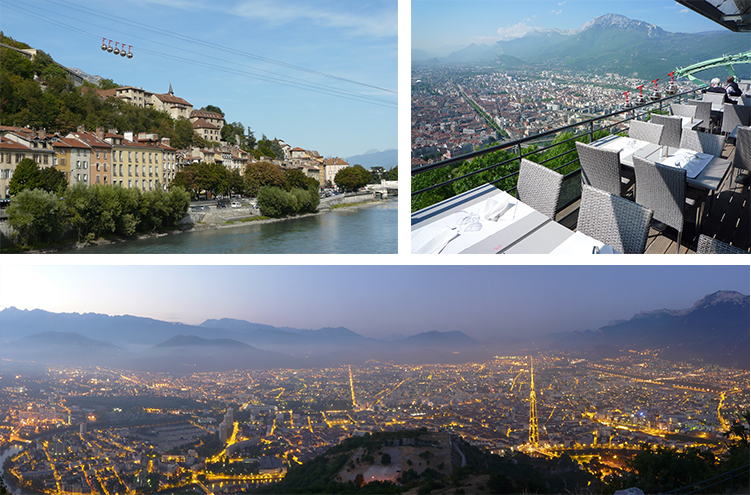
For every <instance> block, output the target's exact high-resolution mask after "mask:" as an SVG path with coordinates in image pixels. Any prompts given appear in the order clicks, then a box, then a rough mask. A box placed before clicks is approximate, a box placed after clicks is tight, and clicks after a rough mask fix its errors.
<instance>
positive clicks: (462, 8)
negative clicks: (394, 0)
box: [412, 0, 748, 56]
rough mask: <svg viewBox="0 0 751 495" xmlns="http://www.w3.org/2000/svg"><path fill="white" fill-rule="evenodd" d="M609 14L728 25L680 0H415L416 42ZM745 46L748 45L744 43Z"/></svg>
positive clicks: (562, 24)
mask: <svg viewBox="0 0 751 495" xmlns="http://www.w3.org/2000/svg"><path fill="white" fill-rule="evenodd" d="M605 14H620V15H624V16H626V17H628V18H630V19H634V20H638V21H644V22H647V23H649V24H656V25H657V26H659V27H661V28H662V29H664V30H666V31H669V32H673V33H675V32H680V33H697V32H702V31H721V30H722V29H723V28H722V27H720V26H719V25H717V24H715V23H714V22H712V21H710V20H708V19H706V18H704V17H702V16H701V15H699V14H697V13H695V12H693V11H691V10H689V9H687V8H685V7H683V6H682V5H680V4H679V3H676V2H675V1H674V0H558V1H555V0H552V1H548V0H527V1H524V2H518V1H513V0H461V1H459V0H413V1H412V48H418V49H421V50H426V51H428V52H431V53H435V54H436V55H438V56H446V55H448V54H449V53H450V52H451V51H455V50H457V49H461V48H464V47H466V46H468V45H470V44H472V43H477V44H483V43H486V44H489V45H492V44H493V43H496V42H498V41H501V40H510V39H513V38H519V37H521V36H523V35H524V34H526V33H527V32H528V31H529V30H531V29H533V28H540V29H563V30H567V31H568V30H574V29H581V27H582V26H584V24H585V23H587V22H589V21H591V20H593V19H595V18H596V17H600V16H602V15H605ZM747 46H748V44H747V43H746V47H747ZM743 49H747V48H744V47H743V46H741V47H739V50H743Z"/></svg>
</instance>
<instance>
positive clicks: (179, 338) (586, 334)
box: [0, 291, 750, 372]
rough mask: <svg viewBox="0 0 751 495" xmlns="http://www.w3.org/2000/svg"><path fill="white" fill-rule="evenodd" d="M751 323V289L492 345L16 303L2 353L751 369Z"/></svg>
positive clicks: (262, 362) (60, 359)
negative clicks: (627, 356) (641, 362)
mask: <svg viewBox="0 0 751 495" xmlns="http://www.w3.org/2000/svg"><path fill="white" fill-rule="evenodd" d="M749 326H750V325H749V296H747V295H743V294H740V293H738V292H731V291H719V292H716V293H714V294H710V295H708V296H706V297H704V298H703V299H701V300H700V301H697V302H696V303H695V304H694V305H693V306H692V307H690V308H685V309H679V310H674V309H659V310H654V311H644V312H641V313H638V314H636V315H634V316H633V317H632V318H630V319H629V320H625V321H613V322H612V323H610V324H608V325H606V326H604V327H602V328H599V329H596V330H582V331H576V332H566V333H557V334H551V335H548V336H547V337H544V338H537V339H535V340H534V341H531V340H524V339H519V338H516V339H507V340H505V341H497V340H496V341H493V342H485V343H483V342H478V341H477V340H475V339H473V338H471V337H469V336H467V335H466V334H464V333H463V332H460V331H452V332H438V331H428V332H422V333H418V334H416V335H412V336H408V337H401V338H399V337H396V336H393V335H392V336H391V337H390V338H386V339H382V340H379V339H373V338H368V337H364V336H362V335H360V334H358V333H356V332H353V331H351V330H349V329H347V328H344V327H324V328H320V329H317V330H310V329H296V328H288V327H287V328H277V327H273V326H271V325H264V324H259V323H250V322H247V321H243V320H234V319H221V320H207V321H205V322H204V323H202V324H201V325H199V326H191V325H182V324H176V323H169V322H164V321H159V320H154V319H151V318H140V317H135V316H107V315H101V314H94V313H86V314H78V313H60V314H57V313H50V312H47V311H41V310H34V311H21V310H18V309H16V308H7V309H5V310H3V311H0V344H2V345H0V357H2V358H3V359H10V360H17V361H20V360H22V359H30V360H32V361H38V362H44V363H50V364H87V363H88V364H97V365H100V364H101V365H108V366H130V367H133V368H134V369H144V370H153V371H191V372H192V371H199V370H200V371H209V370H226V369H241V368H276V367H290V368H299V367H306V366H335V365H340V364H357V363H358V362H365V361H367V360H369V359H377V360H382V361H392V362H394V363H410V364H419V363H461V362H469V361H478V360H485V359H489V358H490V357H492V355H494V354H502V353H506V352H516V351H520V352H527V351H535V350H565V351H576V352H587V353H588V354H587V355H591V356H597V355H608V356H611V355H617V354H618V353H619V352H621V353H622V352H628V351H629V350H643V349H659V350H660V353H661V355H662V356H663V357H665V358H668V359H675V360H687V359H694V358H695V359H702V360H704V361H706V362H708V363H716V364H721V365H724V366H735V367H741V368H744V367H745V368H748V366H749V354H748V349H749ZM49 330H54V331H49ZM74 330H75V331H74ZM603 353H604V354H603Z"/></svg>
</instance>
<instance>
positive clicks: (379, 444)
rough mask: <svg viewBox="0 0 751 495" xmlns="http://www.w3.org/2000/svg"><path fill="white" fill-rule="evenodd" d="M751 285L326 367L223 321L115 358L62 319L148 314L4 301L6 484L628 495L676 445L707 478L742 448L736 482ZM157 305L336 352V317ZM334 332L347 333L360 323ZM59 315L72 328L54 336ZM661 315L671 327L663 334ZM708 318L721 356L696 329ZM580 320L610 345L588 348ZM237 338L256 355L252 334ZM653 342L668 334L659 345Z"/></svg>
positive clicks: (1, 443) (60, 489)
mask: <svg viewBox="0 0 751 495" xmlns="http://www.w3.org/2000/svg"><path fill="white" fill-rule="evenodd" d="M748 301H749V299H748V296H746V295H743V294H740V293H737V292H733V291H719V292H716V293H714V294H710V295H708V296H706V297H705V298H703V299H702V300H700V301H698V302H696V303H695V304H694V306H693V307H692V308H690V309H685V310H657V311H648V312H642V313H639V314H637V315H635V316H634V317H633V318H632V319H630V320H626V321H622V320H621V321H613V322H612V323H611V324H610V325H608V326H605V327H603V328H601V329H599V330H598V331H586V332H578V333H577V332H574V333H573V334H566V336H564V337H561V335H558V337H559V338H561V339H563V340H567V341H569V342H570V343H571V344H572V345H571V346H569V348H564V346H562V345H561V344H560V342H562V341H563V340H560V341H558V342H559V344H556V345H557V346H558V347H557V348H556V349H547V350H545V349H543V346H542V345H539V344H538V345H536V346H530V347H528V348H526V349H525V348H518V349H517V350H516V351H515V352H513V353H509V354H497V355H491V356H488V357H487V358H485V359H478V360H469V359H465V360H463V361H461V360H460V361H461V362H458V361H456V360H455V361H444V360H442V359H441V357H442V356H445V353H443V354H442V353H438V354H434V355H432V356H433V359H429V358H428V356H430V354H421V353H417V355H418V356H422V357H423V358H425V359H426V362H423V363H415V362H406V361H408V360H405V359H404V358H403V357H402V358H397V360H394V359H391V360H388V359H369V360H367V361H364V362H357V363H353V364H330V365H328V366H321V367H317V366H304V367H288V366H274V365H273V364H264V363H262V362H261V361H248V362H246V363H245V364H244V365H243V364H242V363H240V362H239V361H237V360H236V359H235V357H232V354H231V352H230V351H229V350H228V347H226V345H227V342H224V343H222V342H220V341H222V339H216V340H215V341H207V340H205V339H202V338H201V337H198V336H194V337H188V336H185V335H181V336H179V338H178V337H173V339H170V340H168V341H167V342H170V341H171V342H172V344H170V345H174V342H175V340H178V341H179V342H180V343H179V346H178V347H177V348H176V350H175V349H173V350H175V352H173V353H172V354H171V357H172V358H173V362H172V364H170V367H169V370H168V371H159V370H158V369H157V368H158V367H152V368H153V369H134V367H130V368H124V367H118V366H116V365H115V364H114V363H115V362H116V361H117V360H116V359H115V357H116V353H117V352H119V351H116V350H115V349H117V348H116V347H115V346H113V345H111V344H110V345H109V346H105V345H104V344H105V343H103V342H96V341H90V340H89V339H86V338H85V337H82V336H80V335H79V336H77V337H76V336H75V334H73V333H65V332H64V330H66V328H65V324H64V323H60V322H63V321H65V320H67V321H68V324H69V325H76V326H79V327H80V329H81V331H82V332H84V333H85V332H87V331H93V330H92V328H94V327H96V328H98V330H97V331H98V332H99V333H100V334H101V335H102V336H103V338H105V337H106V336H112V335H115V334H118V333H120V332H119V330H118V328H119V327H118V325H119V324H120V322H121V320H120V319H118V318H126V319H125V320H122V321H127V322H128V325H130V326H131V328H132V331H131V332H130V333H126V335H125V336H124V337H123V336H122V335H121V337H123V338H124V339H125V340H132V342H133V343H134V344H135V345H138V344H139V343H140V342H141V339H143V338H144V334H143V333H140V330H142V327H143V325H144V323H143V322H142V321H141V320H142V319H138V318H134V317H118V318H113V317H109V316H106V315H94V314H86V315H76V314H54V313H46V312H42V311H39V310H35V311H19V310H16V309H15V308H8V309H5V310H3V311H0V322H2V326H3V327H4V328H5V330H4V332H3V334H2V340H3V341H4V342H5V343H4V347H5V348H6V349H8V350H10V352H8V353H6V352H4V353H3V355H2V356H1V357H2V360H3V368H2V370H0V463H2V466H3V482H4V484H5V485H7V487H8V489H9V491H10V492H11V493H16V494H18V493H23V494H25V493H30V494H37V493H48V494H63V493H66V494H67V493H71V494H73V493H75V494H79V493H86V494H105V495H114V494H132V493H175V494H178V493H180V494H183V493H196V494H203V493H205V494H208V493H216V494H231V493H246V492H251V491H252V492H258V493H290V492H295V493H330V492H331V491H333V490H340V491H342V492H345V493H358V492H360V491H362V492H363V493H400V492H409V493H413V492H415V490H417V493H456V492H457V491H460V492H463V493H521V492H529V491H531V490H534V491H535V492H538V493H561V492H564V491H565V490H568V489H573V490H574V491H575V492H577V493H613V492H614V491H615V490H616V489H618V488H629V487H636V488H638V489H643V490H644V491H643V492H642V493H650V492H651V491H650V490H655V489H660V488H655V486H658V487H665V486H667V485H665V484H662V485H655V484H654V483H655V481H653V482H652V483H653V484H651V485H650V484H648V480H647V476H646V475H645V474H644V473H645V469H646V468H644V467H643V466H644V465H645V464H644V463H645V462H646V461H645V460H644V459H645V458H647V457H650V456H652V457H656V458H659V456H667V457H671V456H672V458H680V459H683V460H686V459H692V462H701V463H703V464H701V466H703V467H702V469H704V472H705V473H706V475H704V474H699V475H697V476H705V478H710V477H711V476H710V475H711V474H713V471H712V469H717V470H726V469H729V468H731V467H732V468H734V469H733V470H731V471H730V472H732V473H735V472H737V467H738V466H736V465H735V464H734V463H737V462H739V461H738V459H741V467H742V464H743V463H744V462H745V465H746V471H745V473H746V474H742V475H741V481H738V480H737V479H736V480H735V486H736V487H738V486H739V485H738V483H741V485H740V486H744V485H742V479H743V477H744V476H745V478H747V473H748V471H747V466H748V404H749V365H748V362H747V359H748V356H746V360H745V361H744V360H743V359H740V360H738V359H736V358H734V357H733V356H735V354H733V353H732V352H730V351H729V350H728V348H727V347H738V348H742V349H747V348H748V345H749V344H748V327H749V322H748V313H749V302H748ZM79 318H86V321H88V322H89V325H90V328H86V327H85V325H82V324H81V323H80V322H81V321H84V320H80V319H79ZM101 318H106V320H101ZM42 320H46V321H47V322H48V324H47V326H48V327H50V328H49V329H55V330H61V331H60V332H56V331H55V330H50V331H48V332H43V333H41V334H38V335H42V336H43V340H40V339H39V338H37V337H36V336H35V335H32V336H26V337H22V338H20V339H15V338H14V337H11V333H8V332H9V329H12V330H11V332H16V333H15V334H14V335H15V336H16V337H18V336H20V335H23V334H24V332H25V331H26V330H27V327H28V328H34V329H36V331H39V330H47V329H48V328H44V327H45V325H40V324H39V323H38V322H39V321H42ZM102 321H106V322H107V323H106V324H104V323H102ZM148 321H149V323H148V328H150V329H151V333H154V334H157V335H154V336H152V339H154V338H159V335H158V334H160V332H162V331H163V329H164V328H165V327H164V325H170V326H172V327H178V328H177V329H176V330H174V331H182V332H187V331H191V330H196V329H201V328H204V329H210V331H214V332H217V333H218V334H221V332H222V331H225V332H226V331H229V330H228V329H229V328H230V326H231V327H232V328H233V329H234V331H235V332H236V334H237V335H238V336H241V335H244V339H245V340H246V341H252V342H254V343H256V345H260V344H257V342H259V340H258V339H259V338H260V337H259V333H258V332H260V331H261V329H262V330H263V331H265V332H266V339H267V342H271V341H272V340H271V339H270V337H269V335H274V336H275V337H276V338H278V339H280V338H282V337H284V335H287V337H284V338H289V335H294V336H296V337H297V338H299V339H301V342H303V343H304V344H305V345H306V346H307V347H308V349H309V353H311V355H312V354H315V353H316V352H319V353H320V352H321V349H318V350H316V346H317V345H319V344H316V343H315V339H316V338H322V337H321V335H320V334H318V333H316V332H322V333H323V332H324V331H325V330H327V329H321V330H317V331H310V330H295V329H291V328H285V329H284V330H281V329H278V328H274V327H271V326H268V325H266V326H264V325H259V324H250V323H248V322H240V321H239V320H229V321H226V320H207V321H206V322H205V323H204V324H202V325H198V326H190V325H181V324H169V323H166V322H158V321H157V320H148ZM708 321H712V322H714V323H713V324H717V325H721V326H722V328H724V329H725V336H724V338H723V339H720V340H726V341H728V342H727V343H728V346H727V347H722V346H720V347H717V348H716V349H714V350H711V352H710V350H709V347H710V346H709V344H707V342H709V341H710V340H717V335H716V334H714V332H713V331H708V330H707V329H708V328H710V327H712V325H708V324H707V322H708ZM657 322H659V323H657ZM656 325H657V326H656ZM249 328H253V330H252V331H251V330H249ZM139 329H140V330H139ZM222 329H223V330H222ZM697 329H700V330H697ZM328 330H332V329H328ZM334 330H338V335H340V336H341V335H343V333H342V332H343V331H344V330H346V329H334ZM196 331H197V330H196ZM243 332H244V333H243ZM254 332H255V333H254ZM285 332H286V333H285ZM347 332H349V331H347ZM56 333H58V334H60V335H63V336H64V338H65V340H66V341H67V343H66V344H64V345H63V344H60V343H59V342H55V339H56V336H55V334H56ZM350 333H351V334H353V335H357V334H354V332H350ZM645 333H649V334H661V336H659V337H654V336H653V338H656V339H657V340H654V339H653V340H649V341H648V340H645V337H644V334H645ZM456 334H461V332H456ZM456 334H451V333H450V332H446V333H443V332H425V333H422V334H418V335H419V336H420V337H419V339H418V340H419V341H420V342H422V344H421V345H422V346H425V347H431V346H433V347H436V346H438V347H440V345H439V344H438V343H437V342H438V341H439V340H440V338H441V337H447V336H449V337H451V339H450V343H449V347H453V348H455V349H464V347H463V346H462V345H461V344H457V342H458V341H457V335H456ZM615 334H617V336H618V337H619V338H620V340H614V335H615ZM700 334H703V335H704V337H705V338H706V339H707V340H705V341H703V342H704V343H703V344H702V347H706V348H707V353H706V354H702V355H700V354H697V350H696V349H695V348H692V347H691V346H690V345H684V344H680V343H679V342H680V340H679V339H680V338H683V339H684V340H694V341H696V339H698V338H699V337H697V336H699V335H700ZM462 335H464V334H462ZM577 335H578V337H579V338H582V339H584V340H586V341H587V342H588V344H593V345H594V346H593V347H592V346H590V345H584V344H582V343H580V344H579V346H578V347H576V346H574V345H573V343H575V341H576V340H577ZM597 335H600V336H599V337H597ZM416 337H417V336H413V337H407V338H403V339H402V340H399V341H395V342H400V343H399V344H396V343H393V344H392V347H393V346H405V347H408V346H410V344H409V342H410V339H413V340H412V344H411V345H414V339H415V338H416ZM428 337H430V338H432V339H433V340H432V343H430V342H431V341H430V340H429V339H428ZM464 337H466V338H467V339H469V337H467V336H466V335H464ZM34 338H37V340H33V339H34ZM238 338H240V337H238ZM340 338H341V337H340ZM363 338H364V337H363ZM28 339H32V340H28ZM254 339H255V340H254ZM306 339H307V340H306ZM659 339H663V340H659ZM744 339H745V340H744ZM18 342H26V345H28V342H36V344H35V345H36V346H37V347H40V348H41V347H45V346H47V347H48V348H56V349H57V352H58V354H67V353H70V352H72V350H71V349H73V348H75V347H77V346H84V347H85V346H89V349H90V352H91V353H92V354H95V353H97V352H102V351H103V350H104V352H106V353H109V354H110V356H111V357H112V359H111V362H112V363H113V364H110V365H107V364H104V363H98V364H96V363H94V364H91V365H89V366H84V365H75V364H57V363H61V362H63V361H60V360H54V359H53V358H51V357H50V356H51V354H44V353H40V354H36V355H32V354H26V355H23V354H19V353H17V352H16V351H17V350H18V349H23V346H20V344H18ZM92 342H93V343H92ZM232 342H234V343H232ZM232 342H231V343H229V345H231V346H236V347H237V346H244V347H242V349H241V350H242V352H244V353H247V354H248V355H249V356H256V357H257V356H258V354H254V350H255V349H254V348H253V347H251V346H249V345H247V344H243V343H241V342H239V341H232ZM369 342H370V344H369V345H376V344H375V343H376V342H378V340H376V339H370V340H369ZM646 342H652V343H655V342H662V344H660V345H655V346H654V347H652V348H650V347H646V346H645V343H646ZM195 344H197V345H198V346H199V349H201V350H202V351H201V352H202V353H204V354H205V356H206V359H209V356H213V357H214V358H216V356H217V355H225V356H227V359H228V363H229V365H231V366H234V368H232V369H222V370H220V371H207V370H204V369H203V368H204V367H202V365H201V360H200V359H198V360H196V355H190V353H189V352H187V351H186V349H187V348H188V347H189V346H190V345H195ZM165 345H166V344H165V343H161V344H158V345H156V346H153V348H159V347H164V346H165ZM276 345H277V347H276V348H277V349H279V348H281V347H284V345H282V344H279V343H278V341H277V344H276ZM360 345H362V344H360ZM465 345H466V344H465ZM485 345H488V344H487V343H486V344H485ZM55 346H57V347H55ZM324 347H325V348H326V349H328V352H331V353H337V354H343V353H346V352H347V351H345V350H343V349H346V345H345V344H341V346H340V347H339V349H340V350H338V351H337V350H335V348H336V345H335V344H332V343H331V342H327V343H325V344H324ZM676 347H677V348H678V349H679V350H678V351H677V352H676V351H675V348H676ZM671 348H673V349H671ZM410 349H412V350H413V351H414V349H416V348H415V347H410ZM444 350H445V348H444ZM265 352H266V353H267V354H268V355H269V356H272V358H275V359H281V358H279V357H278V356H283V355H282V354H281V353H279V354H277V352H276V351H270V350H267V351H265ZM290 352H291V354H290V355H292V354H295V353H296V352H302V351H290ZM455 354H459V352H458V351H457V352H456V353H455ZM462 355H463V356H468V355H469V354H462ZM35 356H36V357H35ZM165 356H166V355H165ZM179 356H183V358H184V359H182V361H181V364H180V363H178V362H179V361H180V359H179ZM395 356H399V354H398V353H396V354H395ZM721 356H725V357H721ZM40 358H43V360H42V361H40ZM150 359H152V360H156V361H161V360H163V359H166V357H164V356H162V357H158V356H157V355H152V357H151V358H150ZM175 359H177V361H175ZM253 359H255V357H254V358H253ZM399 359H401V361H399ZM397 361H399V362H397ZM121 362H122V363H125V362H126V361H121ZM134 362H137V361H134ZM279 362H282V361H279ZM311 362H313V361H311ZM176 363H177V364H176ZM298 363H299V362H298ZM332 363H333V362H332ZM743 435H745V437H744V436H743ZM744 448H745V450H744ZM739 456H740V457H739ZM744 456H745V457H744ZM650 458H651V457H650ZM744 459H745V461H744ZM655 462H657V461H655ZM686 462H688V461H686ZM321 466H324V467H321ZM483 466H484V467H483ZM639 466H642V467H641V468H640V467H639ZM681 469H684V470H685V468H681ZM509 470H510V471H509ZM686 479H688V478H686ZM702 479H704V478H692V480H693V482H696V481H701V480H702ZM660 482H662V483H668V482H670V483H678V484H679V487H680V486H685V485H688V484H690V483H688V482H687V481H685V480H678V481H676V480H670V481H666V480H662V481H660ZM746 482H747V481H746ZM730 483H731V484H732V483H733V480H732V479H731V480H730ZM564 485H565V486H569V488H568V489H566V488H564ZM746 486H747V485H746ZM744 489H745V488H744ZM637 493H638V492H637ZM734 493H735V492H734Z"/></svg>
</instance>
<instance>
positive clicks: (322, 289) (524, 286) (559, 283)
mask: <svg viewBox="0 0 751 495" xmlns="http://www.w3.org/2000/svg"><path fill="white" fill-rule="evenodd" d="M749 271H750V268H749V266H747V265H746V266H589V265H586V266H361V265H355V266H346V265H343V266H342V265H340V266H323V265H322V266H114V267H113V266H92V265H89V266H75V265H69V266H18V265H17V266H7V265H6V266H1V267H0V309H4V308H6V307H10V306H15V307H17V308H19V309H35V308H39V309H44V310H47V311H52V312H81V313H83V312H95V313H105V314H110V315H122V314H131V315H136V316H146V317H152V318H156V319H160V320H166V321H179V322H183V323H188V324H198V323H201V322H203V321H204V320H206V319H210V318H225V317H226V318H237V319H244V320H248V321H251V322H254V323H265V324H270V325H274V326H291V327H296V328H311V329H317V328H320V327H324V326H344V327H347V328H349V329H350V330H353V331H355V332H357V333H360V334H362V335H365V336H371V337H385V336H388V335H390V334H392V333H397V334H404V335H412V334H416V333H419V332H424V331H430V330H438V331H452V330H461V331H463V332H465V333H467V334H468V335H470V336H472V337H475V338H477V339H486V338H490V337H493V336H531V335H537V334H547V333H551V332H556V331H573V330H585V329H596V328H599V327H600V326H602V325H605V324H607V323H608V322H609V321H612V320H614V319H628V318H631V317H632V316H633V315H634V314H635V313H637V312H640V311H649V310H654V309H661V308H669V309H685V308H689V307H691V306H692V305H693V304H694V303H695V302H696V301H697V300H699V299H701V298H702V297H704V296H705V295H707V294H711V293H713V292H715V291H718V290H734V291H738V292H741V293H743V294H746V295H748V294H749V280H750V279H749Z"/></svg>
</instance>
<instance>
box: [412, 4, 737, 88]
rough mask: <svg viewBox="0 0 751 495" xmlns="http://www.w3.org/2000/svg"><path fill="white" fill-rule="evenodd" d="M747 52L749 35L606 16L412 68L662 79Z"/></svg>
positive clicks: (426, 56) (418, 53)
mask: <svg viewBox="0 0 751 495" xmlns="http://www.w3.org/2000/svg"><path fill="white" fill-rule="evenodd" d="M748 49H749V41H748V35H747V34H742V33H733V32H730V31H712V32H705V33H691V34H687V33H669V32H667V31H665V30H663V29H661V28H660V27H658V26H655V25H654V24H648V23H645V22H642V21H638V20H633V19H629V18H627V17H624V16H622V15H616V14H608V15H604V16H601V17H598V18H596V19H594V20H592V21H590V22H588V23H587V24H585V25H584V26H583V27H582V28H581V29H578V30H575V31H560V30H533V31H530V32H529V33H527V34H526V35H524V36H523V37H520V38H516V39H512V40H509V41H499V42H497V43H494V44H490V45H488V44H483V45H477V44H471V45H469V46H467V47H465V48H462V49H460V50H455V51H453V52H452V53H451V54H449V55H448V56H445V57H439V56H435V55H433V54H431V53H428V52H426V51H424V50H413V51H412V63H413V64H452V65H475V64H485V65H497V66H500V67H504V68H520V67H529V66H538V67H546V68H561V69H569V70H575V71H582V72H583V71H598V72H611V73H615V74H619V75H622V76H629V77H631V76H634V77H639V78H645V79H649V78H653V77H660V78H663V77H665V74H667V73H668V72H671V71H673V70H675V69H676V68H678V67H686V66H688V65H691V64H694V63H697V62H701V61H704V60H708V59H712V58H716V57H718V56H721V55H723V54H727V55H729V54H734V53H739V52H741V51H744V50H748ZM736 70H740V71H743V72H749V68H748V66H747V65H746V66H738V67H737V68H736ZM739 75H740V73H739ZM702 77H707V76H702Z"/></svg>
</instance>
